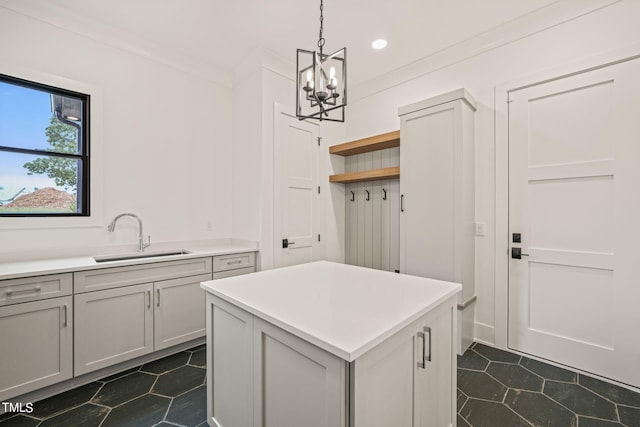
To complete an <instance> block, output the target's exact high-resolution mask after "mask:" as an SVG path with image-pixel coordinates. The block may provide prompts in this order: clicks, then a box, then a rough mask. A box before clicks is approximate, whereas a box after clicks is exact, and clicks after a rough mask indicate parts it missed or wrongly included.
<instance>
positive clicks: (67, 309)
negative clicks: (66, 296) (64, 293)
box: [63, 304, 69, 327]
mask: <svg viewBox="0 0 640 427" xmlns="http://www.w3.org/2000/svg"><path fill="white" fill-rule="evenodd" d="M63 309H64V326H65V327H67V325H68V324H69V322H68V320H69V318H68V316H69V307H68V306H67V304H65V305H64V306H63Z"/></svg>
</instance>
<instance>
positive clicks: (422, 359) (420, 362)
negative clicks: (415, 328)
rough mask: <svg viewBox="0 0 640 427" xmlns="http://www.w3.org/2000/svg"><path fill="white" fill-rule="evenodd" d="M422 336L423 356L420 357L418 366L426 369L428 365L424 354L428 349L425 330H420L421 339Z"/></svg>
mask: <svg viewBox="0 0 640 427" xmlns="http://www.w3.org/2000/svg"><path fill="white" fill-rule="evenodd" d="M420 338H422V357H420V358H419V359H418V368H422V369H424V368H425V367H426V366H425V362H424V354H425V351H426V349H425V341H426V339H425V336H424V332H422V331H419V332H418V339H420Z"/></svg>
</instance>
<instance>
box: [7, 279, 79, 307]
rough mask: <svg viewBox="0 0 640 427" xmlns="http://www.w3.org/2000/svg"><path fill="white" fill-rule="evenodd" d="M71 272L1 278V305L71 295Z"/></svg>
mask: <svg viewBox="0 0 640 427" xmlns="http://www.w3.org/2000/svg"><path fill="white" fill-rule="evenodd" d="M72 280H73V276H72V274H71V273H64V274H52V275H49V276H35V277H24V278H20V279H10V280H0V306H3V305H10V304H16V303H20V302H28V301H36V300H41V299H47V298H53V297H61V296H65V295H71V291H72V288H73V286H72Z"/></svg>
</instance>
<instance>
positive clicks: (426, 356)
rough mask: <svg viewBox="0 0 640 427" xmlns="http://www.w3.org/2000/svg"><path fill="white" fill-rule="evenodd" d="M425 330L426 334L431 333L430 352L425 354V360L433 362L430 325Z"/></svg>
mask: <svg viewBox="0 0 640 427" xmlns="http://www.w3.org/2000/svg"><path fill="white" fill-rule="evenodd" d="M424 332H425V333H426V334H429V353H427V354H425V360H426V361H427V362H431V328H430V327H428V326H425V327H424ZM423 354H424V353H423Z"/></svg>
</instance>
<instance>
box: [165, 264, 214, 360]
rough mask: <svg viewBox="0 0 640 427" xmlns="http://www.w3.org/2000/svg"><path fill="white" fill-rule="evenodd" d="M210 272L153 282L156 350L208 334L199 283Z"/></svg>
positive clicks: (207, 277) (202, 295)
mask: <svg viewBox="0 0 640 427" xmlns="http://www.w3.org/2000/svg"><path fill="white" fill-rule="evenodd" d="M205 280H211V274H203V275H201V276H193V277H185V278H182V279H173V280H164V281H161V282H157V283H154V291H155V292H154V303H155V307H154V313H153V318H154V349H155V350H156V351H157V350H161V349H163V348H167V347H171V346H174V345H176V344H180V343H183V342H187V341H190V340H193V339H196V338H200V337H203V336H205V334H206V330H205V321H204V319H205V313H204V304H205V292H204V290H203V289H202V288H200V282H204V281H205Z"/></svg>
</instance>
